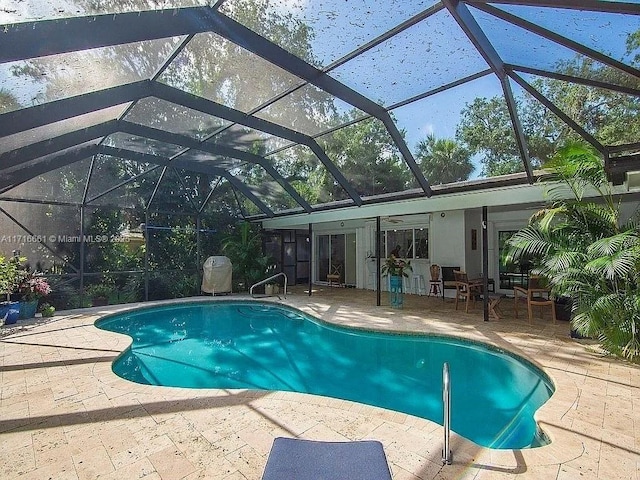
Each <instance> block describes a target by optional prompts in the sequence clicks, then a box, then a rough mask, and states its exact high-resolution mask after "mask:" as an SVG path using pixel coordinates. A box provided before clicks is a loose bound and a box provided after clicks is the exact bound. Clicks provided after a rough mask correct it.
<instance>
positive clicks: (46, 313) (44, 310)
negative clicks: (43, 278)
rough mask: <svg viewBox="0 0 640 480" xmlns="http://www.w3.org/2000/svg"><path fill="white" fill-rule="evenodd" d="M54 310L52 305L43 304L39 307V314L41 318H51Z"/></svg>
mask: <svg viewBox="0 0 640 480" xmlns="http://www.w3.org/2000/svg"><path fill="white" fill-rule="evenodd" d="M55 311H56V308H55V307H54V306H53V305H49V304H48V303H47V302H44V303H43V304H42V305H40V313H41V314H42V316H43V317H53V314H54V313H55Z"/></svg>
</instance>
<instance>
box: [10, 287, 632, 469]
mask: <svg viewBox="0 0 640 480" xmlns="http://www.w3.org/2000/svg"><path fill="white" fill-rule="evenodd" d="M372 295H373V294H372V292H363V291H355V290H352V289H338V288H334V289H326V288H325V289H318V291H317V292H315V293H314V295H313V296H312V297H309V296H307V295H306V294H304V293H303V292H298V293H295V294H292V295H289V296H288V298H287V299H286V300H283V301H282V303H284V304H287V305H290V306H293V307H296V308H300V309H301V310H303V311H305V312H306V313H310V314H311V315H313V316H316V317H318V318H320V319H322V320H325V321H327V322H330V323H335V324H340V325H348V326H354V327H365V328H370V329H375V330H392V331H402V332H404V331H411V332H421V333H433V334H439V335H440V334H441V335H452V336H457V337H459V338H468V339H471V340H474V341H483V342H486V343H489V344H491V345H494V346H496V347H498V348H503V349H505V350H509V351H511V352H514V353H516V354H517V355H520V356H523V357H525V358H527V359H529V360H531V361H532V362H533V363H535V364H536V365H538V366H540V367H542V368H543V370H544V371H545V372H546V373H547V374H548V375H549V377H550V378H551V379H552V380H553V382H554V384H555V385H556V392H555V394H554V395H553V397H552V398H551V399H550V401H549V402H547V404H545V405H544V406H543V408H542V409H540V410H539V412H538V414H537V419H538V421H539V423H540V425H541V427H542V429H543V430H544V431H545V433H547V434H548V435H549V436H550V438H551V440H552V443H551V444H550V445H548V446H544V447H540V448H536V449H526V450H488V449H485V448H481V447H478V446H477V445H475V444H473V443H471V442H469V441H467V440H465V439H463V438H461V437H458V436H456V435H455V434H454V435H453V436H452V442H451V443H452V449H453V460H454V464H453V465H451V466H444V467H443V466H442V463H441V449H442V427H441V426H440V425H437V424H435V423H433V422H430V421H427V420H424V419H420V418H416V417H412V416H410V415H406V414H401V413H397V412H392V411H389V410H384V409H380V408H376V407H370V406H366V405H361V404H357V403H354V402H348V401H344V400H336V399H330V398H326V397H317V396H313V395H306V394H298V393H289V392H257V391H248V390H233V391H226V390H215V391H211V390H196V389H193V390H192V389H180V388H167V387H149V386H143V385H136V384H132V383H131V382H127V381H125V380H122V379H120V378H119V377H117V376H115V375H114V374H113V373H112V372H111V361H112V360H113V359H114V358H116V357H117V355H118V354H119V353H120V352H121V351H122V350H124V349H125V348H126V347H127V346H128V345H129V342H130V339H129V337H126V336H123V335H119V334H114V333H111V332H106V331H102V330H99V329H97V328H95V327H94V326H93V322H94V321H95V320H96V319H97V318H98V317H100V316H102V315H104V314H106V313H111V312H115V311H120V310H124V309H127V308H131V307H135V305H120V306H111V307H104V308H96V309H88V310H82V311H80V310H78V311H70V312H62V313H61V314H60V315H59V316H57V317H54V318H55V321H48V322H46V323H45V322H43V323H41V324H35V325H26V326H24V325H23V326H20V327H19V328H16V329H15V330H14V331H13V332H12V333H10V334H6V332H5V334H4V335H3V337H2V343H1V347H0V348H1V350H0V354H1V355H2V360H3V363H2V377H1V378H2V398H1V403H0V406H1V407H2V417H1V418H0V433H1V434H2V435H1V439H0V445H2V446H3V449H4V453H5V455H4V458H3V461H2V465H3V466H2V477H3V478H17V477H20V478H46V475H47V474H49V475H53V476H54V478H97V476H98V475H101V477H100V478H103V477H102V476H104V478H133V476H136V477H141V478H150V479H151V478H162V479H169V478H186V479H191V478H193V479H196V478H229V479H236V478H238V479H241V478H246V479H259V478H260V477H261V475H262V469H263V468H264V464H265V462H266V457H267V455H268V451H269V448H270V446H271V442H272V441H273V438H275V437H276V436H298V437H300V438H309V439H316V440H359V439H377V440H380V441H381V442H382V443H383V444H384V446H385V451H386V453H387V456H388V459H389V463H390V466H391V468H392V471H393V475H394V479H416V478H425V479H426V478H429V479H430V478H513V477H516V476H517V477H518V478H532V479H533V478H577V477H580V478H586V479H589V478H601V479H616V478H625V479H628V478H630V479H633V480H640V474H639V473H638V472H639V471H640V463H639V461H638V458H640V455H639V453H638V452H639V451H640V449H639V448H638V446H639V444H640V438H639V437H640V435H639V434H638V420H637V418H640V415H639V414H638V412H639V411H640V395H639V393H638V392H639V387H640V369H639V368H638V366H636V365H629V364H627V363H625V362H621V361H619V360H614V359H610V358H607V357H603V356H602V355H600V354H599V352H598V351H597V349H596V348H595V347H594V346H592V345H585V344H584V343H581V342H576V341H574V340H572V339H570V338H569V335H568V324H567V323H566V322H564V323H563V322H558V324H557V325H552V324H551V322H550V321H549V320H548V319H542V320H541V319H538V318H536V319H534V321H533V323H532V324H529V322H528V321H526V320H523V319H520V320H517V319H514V318H510V317H509V316H508V315H505V318H503V319H502V320H501V321H499V322H497V321H492V322H483V321H482V317H481V312H480V311H479V309H477V310H476V311H475V312H470V313H469V314H465V313H463V312H461V311H458V312H455V310H453V304H452V302H442V300H441V299H439V298H438V299H435V298H429V297H417V296H407V302H406V304H405V308H404V309H403V310H392V309H390V308H389V307H375V306H374V305H375V296H372ZM205 298H208V299H211V297H205ZM230 298H232V297H228V296H227V297H216V298H215V299H213V301H216V299H223V300H228V299H230ZM239 298H246V297H239ZM197 299H198V300H202V299H203V298H202V297H198V298H197ZM372 299H373V301H372ZM189 300H193V299H187V301H189ZM267 300H268V301H270V300H269V299H267ZM271 300H272V299H271ZM276 300H277V299H276ZM147 305H149V304H144V305H143V306H147ZM502 308H503V311H506V310H507V308H508V307H505V306H504V305H503V306H502ZM454 312H455V315H454Z"/></svg>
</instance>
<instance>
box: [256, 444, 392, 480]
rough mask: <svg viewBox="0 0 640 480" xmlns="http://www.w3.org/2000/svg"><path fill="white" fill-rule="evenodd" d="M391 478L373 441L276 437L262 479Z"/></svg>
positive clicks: (342, 479) (389, 479) (365, 479)
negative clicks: (331, 440) (321, 440)
mask: <svg viewBox="0 0 640 480" xmlns="http://www.w3.org/2000/svg"><path fill="white" fill-rule="evenodd" d="M320 479H322V480H391V472H390V471H389V464H388V463H387V457H386V456H385V454H384V449H383V448H382V444H381V443H380V442H378V441H375V440H364V441H357V442H319V441H314V440H302V439H298V438H284V437H278V438H276V439H275V440H274V441H273V445H272V447H271V452H270V453H269V458H268V459H267V465H266V467H265V469H264V474H263V475H262V480H320Z"/></svg>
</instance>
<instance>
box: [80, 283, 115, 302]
mask: <svg viewBox="0 0 640 480" xmlns="http://www.w3.org/2000/svg"><path fill="white" fill-rule="evenodd" d="M113 289H114V286H113V285H111V284H110V283H109V282H103V283H94V284H93V285H89V286H88V287H87V288H86V289H85V293H86V295H87V296H88V297H89V298H90V299H91V305H92V306H93V307H103V306H105V305H109V297H110V296H111V294H112V293H113Z"/></svg>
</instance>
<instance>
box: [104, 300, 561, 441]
mask: <svg viewBox="0 0 640 480" xmlns="http://www.w3.org/2000/svg"><path fill="white" fill-rule="evenodd" d="M96 326H97V327H99V328H102V329H105V330H110V331H114V332H119V333H125V334H127V335H129V336H131V337H132V338H133V343H132V345H131V347H130V348H129V349H127V350H126V351H125V352H123V354H122V355H121V356H120V357H119V358H118V359H117V360H116V361H115V362H114V364H113V370H114V372H115V373H116V374H118V375H120V376H121V377H123V378H126V379H128V380H131V381H134V382H138V383H143V384H149V385H164V386H176V387H189V388H243V389H245V388H247V389H264V390H288V391H296V392H304V393H312V394H317V395H325V396H329V397H335V398H342V399H347V400H353V401H357V402H361V403H366V404H370V405H375V406H380V407H384V408H389V409H392V410H396V411H400V412H405V413H409V414H412V415H417V416H420V417H423V418H427V419H429V420H432V421H435V422H438V423H440V424H442V365H443V364H444V362H448V363H449V365H450V371H451V428H452V430H454V431H455V432H456V433H458V434H460V435H462V436H464V437H466V438H468V439H470V440H472V441H474V442H476V443H477V444H479V445H482V446H486V447H490V448H527V447H531V446H538V445H540V444H541V442H542V440H541V438H542V436H541V435H540V432H539V430H538V428H537V425H536V423H535V420H534V413H535V412H536V410H537V409H538V408H540V406H541V405H542V404H544V402H546V401H547V399H548V398H549V397H550V396H551V394H552V393H553V386H552V384H551V381H550V379H549V378H548V377H547V376H546V375H544V373H543V372H541V371H540V370H539V369H537V368H535V367H534V366H533V365H532V364H530V363H529V362H527V361H524V360H523V359H517V358H516V357H515V356H513V355H511V354H508V353H506V352H503V351H500V350H498V349H495V348H491V347H488V346H485V345H482V344H480V343H474V342H469V341H463V340H458V339H454V338H449V337H434V336H425V335H410V334H389V333H380V332H368V331H362V330H356V329H349V328H343V327H337V326H334V325H329V324H326V323H324V322H321V321H318V320H316V319H312V318H310V317H306V316H305V315H304V314H302V313H301V312H299V311H297V310H294V309H292V308H288V307H284V306H281V305H276V304H271V303H262V302H254V301H243V302H239V301H217V302H199V303H198V302H194V303H181V304H167V305H163V306H158V307H151V308H144V309H140V310H133V311H129V312H124V313H121V314H117V315H112V316H109V317H105V318H103V319H101V320H99V321H97V322H96Z"/></svg>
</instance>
